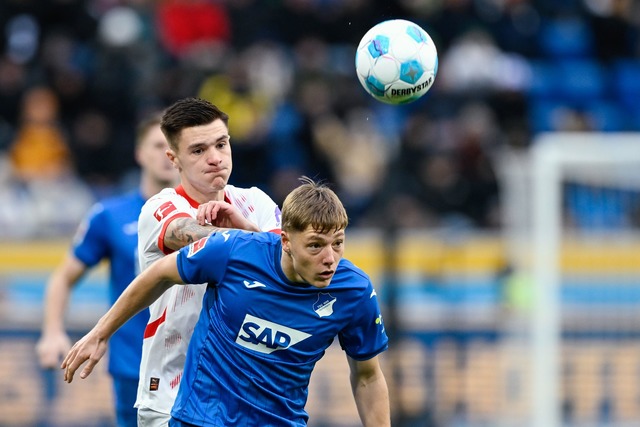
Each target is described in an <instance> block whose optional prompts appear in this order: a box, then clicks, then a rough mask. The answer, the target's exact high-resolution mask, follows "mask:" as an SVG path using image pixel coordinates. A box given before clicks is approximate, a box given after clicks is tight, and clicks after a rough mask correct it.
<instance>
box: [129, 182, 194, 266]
mask: <svg viewBox="0 0 640 427" xmlns="http://www.w3.org/2000/svg"><path fill="white" fill-rule="evenodd" d="M192 212H193V210H192V208H191V206H190V205H189V202H188V201H187V200H186V199H185V198H184V197H182V196H180V195H178V194H176V193H175V191H174V190H163V191H161V192H160V193H158V194H157V195H155V196H153V197H152V198H150V199H149V200H147V202H146V203H145V204H144V206H143V207H142V210H141V211H140V217H139V219H138V250H139V251H141V252H143V253H146V252H148V251H149V250H150V249H152V248H154V247H157V248H158V249H159V250H160V251H161V252H162V253H164V254H165V255H167V254H170V253H171V252H173V251H172V250H171V249H169V248H167V247H165V246H164V235H165V232H166V230H167V227H168V226H169V224H170V223H171V221H173V220H175V219H176V218H180V217H189V218H194V215H193V213H192Z"/></svg>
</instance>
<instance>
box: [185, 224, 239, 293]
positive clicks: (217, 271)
mask: <svg viewBox="0 0 640 427" xmlns="http://www.w3.org/2000/svg"><path fill="white" fill-rule="evenodd" d="M238 233H240V232H239V231H237V230H225V231H221V232H216V233H212V234H210V235H209V236H206V237H203V238H202V239H200V240H198V241H196V242H193V243H191V244H190V245H188V246H185V247H183V248H182V249H180V251H179V253H178V259H177V265H178V272H179V273H180V277H181V278H182V281H183V282H184V283H208V284H210V285H216V284H218V283H220V281H221V280H222V278H223V277H224V273H225V271H226V268H227V264H228V262H229V257H230V255H231V250H232V248H233V244H234V242H235V236H236V235H237V234H238Z"/></svg>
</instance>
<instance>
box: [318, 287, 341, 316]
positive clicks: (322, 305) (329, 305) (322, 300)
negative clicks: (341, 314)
mask: <svg viewBox="0 0 640 427" xmlns="http://www.w3.org/2000/svg"><path fill="white" fill-rule="evenodd" d="M335 302H336V298H335V297H334V296H332V295H331V294H329V293H324V292H320V293H319V294H318V299H317V300H316V302H315V303H314V304H313V311H315V312H316V314H317V315H318V316H320V317H326V316H331V315H332V314H333V304H334V303H335Z"/></svg>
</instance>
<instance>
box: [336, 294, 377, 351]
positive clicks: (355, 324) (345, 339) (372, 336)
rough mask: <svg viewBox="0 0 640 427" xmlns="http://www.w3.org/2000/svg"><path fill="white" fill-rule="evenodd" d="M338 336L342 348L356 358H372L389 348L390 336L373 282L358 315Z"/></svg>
mask: <svg viewBox="0 0 640 427" xmlns="http://www.w3.org/2000/svg"><path fill="white" fill-rule="evenodd" d="M338 338H339V340H340V346H341V347H342V349H343V350H344V351H345V352H346V353H347V354H348V355H349V357H351V358H352V359H355V360H368V359H371V358H372V357H374V356H376V355H377V354H379V353H381V352H383V351H385V350H386V349H387V348H388V345H389V338H388V337H387V333H386V331H385V328H384V321H383V319H382V313H381V312H380V306H379V305H378V297H377V295H376V292H375V290H374V289H373V285H372V284H371V282H369V286H368V287H367V291H366V292H365V293H363V295H362V300H361V301H360V303H359V304H358V310H357V315H356V316H354V317H353V319H352V321H351V322H350V323H349V325H348V326H347V327H346V328H345V329H344V330H343V331H341V332H340V333H339V334H338Z"/></svg>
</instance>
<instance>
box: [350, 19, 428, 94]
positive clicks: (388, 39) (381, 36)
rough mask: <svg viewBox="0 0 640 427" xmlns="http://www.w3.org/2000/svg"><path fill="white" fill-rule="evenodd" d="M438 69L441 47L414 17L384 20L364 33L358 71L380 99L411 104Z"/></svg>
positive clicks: (358, 59) (363, 80)
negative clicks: (410, 19)
mask: <svg viewBox="0 0 640 427" xmlns="http://www.w3.org/2000/svg"><path fill="white" fill-rule="evenodd" d="M437 72H438V51H437V50H436V46H435V45H434V44H433V40H431V37H430V36H429V34H428V33H427V32H426V31H425V30H423V29H422V28H420V26H418V25H416V24H414V23H413V22H411V21H406V20H404V19H392V20H389V21H384V22H380V23H379V24H377V25H375V26H374V27H373V28H371V29H370V30H369V31H367V33H366V34H365V35H364V37H362V40H361V41H360V44H359V45H358V50H357V51H356V74H357V75H358V80H360V83H361V84H362V87H364V89H365V90H366V91H367V92H368V93H369V94H370V95H371V96H373V97H374V98H375V99H377V100H378V101H382V102H385V103H387V104H394V105H396V104H407V103H409V102H413V101H415V100H416V99H418V98H420V97H421V96H422V95H424V94H425V93H427V92H428V91H429V89H430V88H431V85H433V82H434V80H435V78H436V73H437Z"/></svg>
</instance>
